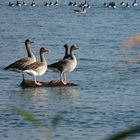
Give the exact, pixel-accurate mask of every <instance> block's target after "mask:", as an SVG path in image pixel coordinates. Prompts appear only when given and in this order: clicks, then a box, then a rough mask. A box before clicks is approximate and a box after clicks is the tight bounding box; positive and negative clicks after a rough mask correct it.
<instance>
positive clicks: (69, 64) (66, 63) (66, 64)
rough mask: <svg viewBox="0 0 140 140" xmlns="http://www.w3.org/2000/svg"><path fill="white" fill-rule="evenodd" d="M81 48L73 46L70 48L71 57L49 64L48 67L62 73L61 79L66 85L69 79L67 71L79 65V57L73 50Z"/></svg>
mask: <svg viewBox="0 0 140 140" xmlns="http://www.w3.org/2000/svg"><path fill="white" fill-rule="evenodd" d="M77 49H79V48H78V47H76V46H75V45H72V46H71V49H70V56H71V58H69V59H63V60H60V61H58V62H56V63H53V64H50V65H48V68H50V69H52V70H53V71H56V72H59V73H60V81H61V82H62V83H63V84H64V85H66V84H67V79H66V73H68V72H71V71H73V70H74V69H75V68H76V66H77V59H76V56H75V55H74V53H73V51H74V50H77Z"/></svg>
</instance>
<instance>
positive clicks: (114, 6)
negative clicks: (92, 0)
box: [107, 2, 116, 9]
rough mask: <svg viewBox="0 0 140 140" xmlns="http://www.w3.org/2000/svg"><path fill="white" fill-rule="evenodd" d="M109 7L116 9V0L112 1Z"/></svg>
mask: <svg viewBox="0 0 140 140" xmlns="http://www.w3.org/2000/svg"><path fill="white" fill-rule="evenodd" d="M107 7H109V8H113V9H116V4H115V2H110V3H109V4H108V6H107Z"/></svg>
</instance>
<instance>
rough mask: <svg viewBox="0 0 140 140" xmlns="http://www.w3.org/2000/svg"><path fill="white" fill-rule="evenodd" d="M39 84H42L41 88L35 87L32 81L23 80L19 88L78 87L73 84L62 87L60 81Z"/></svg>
mask: <svg viewBox="0 0 140 140" xmlns="http://www.w3.org/2000/svg"><path fill="white" fill-rule="evenodd" d="M39 82H40V83H42V85H41V86H37V85H35V83H34V81H32V80H24V81H22V82H21V84H20V85H21V86H22V87H64V86H78V85H77V84H74V83H67V84H66V85H64V84H63V83H62V82H61V81H55V80H53V81H50V82H42V81H39Z"/></svg>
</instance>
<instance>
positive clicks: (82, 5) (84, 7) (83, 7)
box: [9, 0, 138, 13]
mask: <svg viewBox="0 0 140 140" xmlns="http://www.w3.org/2000/svg"><path fill="white" fill-rule="evenodd" d="M26 5H31V6H32V7H35V6H37V3H36V2H35V0H32V2H31V3H30V4H27V3H26V1H16V3H15V4H14V3H12V2H9V6H10V7H13V6H26ZM50 5H59V1H58V0H55V1H49V2H47V1H46V2H45V3H44V6H50ZM68 5H69V6H74V7H77V9H74V11H75V12H76V13H86V12H87V8H90V7H91V5H90V4H89V3H88V2H87V0H84V2H83V3H80V4H78V3H77V2H75V1H69V3H68ZM103 6H104V7H107V8H112V9H116V8H117V7H124V8H130V7H136V6H138V3H137V0H134V1H133V3H131V4H129V3H128V2H126V3H125V2H123V1H122V2H121V3H119V4H116V3H115V2H114V1H112V2H109V3H106V2H104V3H103ZM79 8H80V9H79Z"/></svg>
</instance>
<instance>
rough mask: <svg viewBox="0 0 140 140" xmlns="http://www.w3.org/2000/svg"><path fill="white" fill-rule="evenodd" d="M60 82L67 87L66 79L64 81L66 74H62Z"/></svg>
mask: <svg viewBox="0 0 140 140" xmlns="http://www.w3.org/2000/svg"><path fill="white" fill-rule="evenodd" d="M60 81H61V82H62V83H63V84H64V85H66V84H67V83H66V82H65V79H64V73H60Z"/></svg>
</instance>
